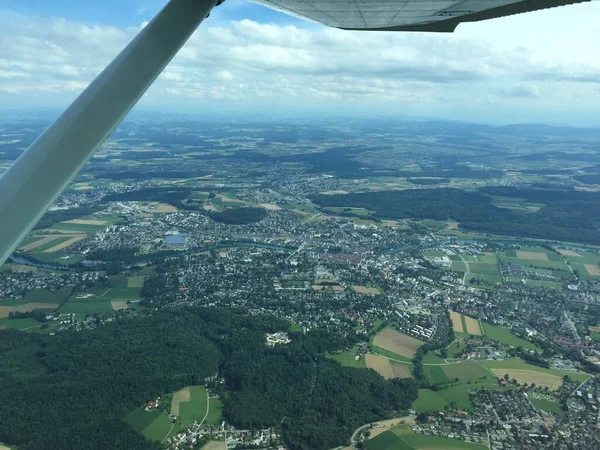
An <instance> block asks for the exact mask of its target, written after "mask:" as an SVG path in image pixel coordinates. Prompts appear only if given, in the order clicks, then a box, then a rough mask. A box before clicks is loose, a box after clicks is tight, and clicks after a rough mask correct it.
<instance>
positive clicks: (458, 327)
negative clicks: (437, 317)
mask: <svg viewBox="0 0 600 450" xmlns="http://www.w3.org/2000/svg"><path fill="white" fill-rule="evenodd" d="M450 318H451V319H452V329H453V330H454V331H455V332H456V333H464V331H463V326H462V320H461V319H460V314H459V313H457V312H456V311H450Z"/></svg>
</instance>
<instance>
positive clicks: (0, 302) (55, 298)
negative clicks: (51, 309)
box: [0, 289, 71, 306]
mask: <svg viewBox="0 0 600 450" xmlns="http://www.w3.org/2000/svg"><path fill="white" fill-rule="evenodd" d="M70 294H71V290H70V289H61V290H58V291H49V290H48V289H33V290H31V291H27V293H26V294H25V296H24V297H23V298H17V299H0V306H21V305H25V304H26V303H30V302H35V303H61V302H62V301H64V300H65V299H66V298H67V297H68V296H69V295H70Z"/></svg>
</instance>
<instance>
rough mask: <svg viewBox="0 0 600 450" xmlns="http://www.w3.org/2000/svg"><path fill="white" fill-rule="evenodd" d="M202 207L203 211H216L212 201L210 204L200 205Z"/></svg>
mask: <svg viewBox="0 0 600 450" xmlns="http://www.w3.org/2000/svg"><path fill="white" fill-rule="evenodd" d="M202 209H204V211H216V210H217V208H216V207H215V205H213V204H212V203H211V204H210V205H207V204H206V203H205V204H204V205H203V206H202Z"/></svg>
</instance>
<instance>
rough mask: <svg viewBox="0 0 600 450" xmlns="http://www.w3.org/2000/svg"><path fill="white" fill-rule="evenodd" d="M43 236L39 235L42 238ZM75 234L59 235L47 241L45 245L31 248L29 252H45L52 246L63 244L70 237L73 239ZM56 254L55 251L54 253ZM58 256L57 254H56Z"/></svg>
mask: <svg viewBox="0 0 600 450" xmlns="http://www.w3.org/2000/svg"><path fill="white" fill-rule="evenodd" d="M42 237H43V236H38V237H37V239H41V238H42ZM72 237H73V236H58V237H57V238H55V239H52V240H51V241H49V242H46V243H45V244H43V245H40V246H39V247H36V248H34V249H31V250H29V253H43V252H44V251H45V250H48V249H49V248H52V247H54V246H56V245H58V244H62V243H63V242H67V241H68V240H69V239H71V238H72ZM52 254H54V252H53V253H52ZM55 257H56V255H55Z"/></svg>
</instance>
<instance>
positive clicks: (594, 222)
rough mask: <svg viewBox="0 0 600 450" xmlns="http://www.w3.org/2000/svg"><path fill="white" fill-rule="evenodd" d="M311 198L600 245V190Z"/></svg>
mask: <svg viewBox="0 0 600 450" xmlns="http://www.w3.org/2000/svg"><path fill="white" fill-rule="evenodd" d="M492 196H503V197H514V198H518V199H522V200H525V201H528V202H533V203H543V204H544V205H545V206H544V207H542V208H541V209H540V210H538V211H537V212H523V211H516V210H511V209H506V208H498V207H496V206H494V205H493V204H492V201H493V197H492ZM312 200H313V201H314V202H315V203H317V204H318V205H321V206H325V207H327V206H328V207H331V206H337V207H362V208H367V209H371V210H374V211H375V213H376V216H377V218H380V219H381V218H393V219H404V218H414V219H435V220H448V219H452V220H456V221H458V222H459V226H460V228H463V229H465V230H470V231H478V232H487V233H494V234H501V235H510V236H522V237H531V238H539V239H552V240H560V241H570V242H581V243H586V244H600V234H598V228H599V226H600V193H597V192H580V191H575V190H572V189H537V188H522V189H519V188H514V187H504V186H498V187H484V188H481V189H480V190H478V191H463V190H460V189H451V188H447V189H415V190H403V191H380V192H365V193H357V194H348V195H317V196H314V197H313V198H312Z"/></svg>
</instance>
